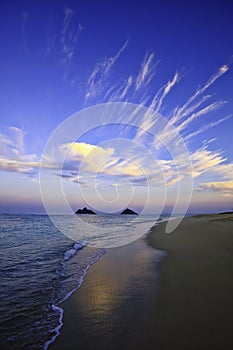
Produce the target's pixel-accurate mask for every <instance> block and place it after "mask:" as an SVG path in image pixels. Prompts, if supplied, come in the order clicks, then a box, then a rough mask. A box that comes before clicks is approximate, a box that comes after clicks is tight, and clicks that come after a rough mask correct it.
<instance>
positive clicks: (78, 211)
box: [75, 207, 96, 215]
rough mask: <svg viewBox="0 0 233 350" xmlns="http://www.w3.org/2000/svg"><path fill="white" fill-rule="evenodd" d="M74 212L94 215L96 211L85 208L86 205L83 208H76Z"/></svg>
mask: <svg viewBox="0 0 233 350" xmlns="http://www.w3.org/2000/svg"><path fill="white" fill-rule="evenodd" d="M75 214H91V215H96V213H95V212H94V211H93V210H91V209H87V208H86V207H84V208H83V209H78V210H77V211H76V212H75Z"/></svg>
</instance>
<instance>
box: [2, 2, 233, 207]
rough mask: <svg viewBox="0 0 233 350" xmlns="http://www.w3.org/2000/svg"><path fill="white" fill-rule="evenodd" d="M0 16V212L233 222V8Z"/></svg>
mask: <svg viewBox="0 0 233 350" xmlns="http://www.w3.org/2000/svg"><path fill="white" fill-rule="evenodd" d="M0 16H1V19H0V47H1V55H0V89H1V94H0V121H1V123H0V189H1V192H0V193H1V195H0V213H44V212H45V211H46V210H47V211H51V212H56V213H57V212H58V213H63V212H69V210H71V211H72V210H76V209H77V208H79V207H80V206H84V205H87V206H88V207H91V208H94V209H96V210H97V211H104V212H118V211H120V210H121V209H123V208H125V207H127V206H130V207H131V208H133V209H135V210H138V211H143V210H144V209H145V212H146V213H154V212H158V211H171V210H172V209H173V208H174V206H176V211H177V212H179V211H184V210H188V212H197V213H200V212H218V211H225V210H231V209H232V207H233V152H232V131H233V93H232V91H233V75H232V69H233V67H232V63H233V3H232V1H230V0H221V1H218V0H216V1H214V2H212V1H205V0H203V1H192V0H191V1H172V0H158V1H153V2H152V1H147V0H145V1H137V2H134V1H127V0H126V1H124V2H123V1H111V2H110V1H88V0H87V1H83V0H80V1H79V0H77V1H1V4H0Z"/></svg>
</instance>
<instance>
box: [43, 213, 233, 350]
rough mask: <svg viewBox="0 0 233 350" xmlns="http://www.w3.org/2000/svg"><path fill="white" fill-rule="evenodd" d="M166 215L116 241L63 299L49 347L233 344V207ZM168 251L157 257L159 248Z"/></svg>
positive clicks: (223, 348) (188, 349)
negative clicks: (138, 235) (58, 328)
mask: <svg viewBox="0 0 233 350" xmlns="http://www.w3.org/2000/svg"><path fill="white" fill-rule="evenodd" d="M165 225H166V224H165V223H162V224H160V225H159V226H155V227H154V228H153V229H152V230H151V233H150V234H149V235H148V237H147V242H149V244H150V246H149V245H148V244H147V243H146V242H145V240H143V239H141V240H138V241H137V242H134V243H132V244H129V245H127V246H124V247H120V248H114V249H111V250H110V251H109V253H108V254H106V255H105V256H103V257H102V258H101V259H100V261H99V262H98V263H96V264H95V265H93V266H92V267H91V268H90V270H89V272H88V274H87V276H86V278H85V281H84V283H83V285H82V287H81V288H80V289H79V290H78V291H77V292H76V293H74V294H73V295H72V296H71V298H70V299H69V300H67V301H66V302H65V303H63V305H62V307H63V308H64V327H63V329H62V332H61V335H60V337H59V338H58V339H57V340H56V341H55V343H54V344H52V345H51V347H50V348H49V349H51V350H61V349H62V350H65V349H66V350H74V349H90V350H91V349H108V350H112V349H120V350H126V349H127V350H128V349H141V348H142V349H144V350H145V349H148V350H149V349H150V350H151V349H153V350H172V349H179V350H181V349H182V350H183V349H185V350H192V349H195V350H202V349H203V350H207V349H211V350H214V349H216V350H217V349H219V350H228V349H229V350H230V349H232V348H233V332H232V326H233V214H225V215H203V216H198V217H192V218H185V219H184V220H183V222H182V223H181V225H180V226H179V227H178V228H177V229H176V230H175V231H174V232H173V233H171V234H165V233H164V229H165ZM151 246H152V247H154V248H158V249H160V250H163V251H166V252H167V253H168V254H167V255H166V257H165V258H163V260H162V262H161V263H160V265H159V274H160V277H159V280H158V259H159V258H160V254H159V253H158V252H157V251H156V250H155V249H153V248H151Z"/></svg>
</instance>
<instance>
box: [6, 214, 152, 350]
mask: <svg viewBox="0 0 233 350" xmlns="http://www.w3.org/2000/svg"><path fill="white" fill-rule="evenodd" d="M82 220H83V222H88V223H89V224H91V226H88V227H92V228H93V229H92V230H90V235H88V233H87V230H85V232H84V231H83V227H82V225H80V226H78V227H77V225H78V224H79V221H80V220H79V221H78V223H77V221H76V220H74V218H73V216H70V217H69V216H64V217H63V216H61V215H60V216H57V217H55V218H53V222H57V223H58V224H57V225H56V226H57V227H64V226H66V227H69V232H72V231H75V237H76V238H77V240H76V241H74V240H71V239H70V238H68V237H66V236H65V235H64V234H62V233H61V232H60V230H58V228H56V227H55V226H54V225H53V223H52V222H51V220H50V218H49V217H48V216H47V215H32V214H31V215H16V214H15V215H10V214H3V215H0V256H1V261H0V270H1V289H0V293H1V299H0V300H1V302H0V349H1V350H5V349H8V350H9V349H17V350H20V349H24V350H27V349H31V350H32V349H37V350H39V349H44V350H46V349H48V347H49V345H50V344H51V343H52V342H53V341H54V340H55V339H56V337H57V336H58V335H59V334H60V329H61V327H62V322H63V321H62V319H63V310H62V308H61V306H60V305H61V303H62V302H63V301H64V300H66V299H67V298H69V296H70V295H71V294H72V293H73V292H74V291H76V290H77V289H78V288H80V287H81V285H82V282H83V279H84V277H85V275H86V273H87V270H88V269H89V267H90V266H91V265H92V264H93V263H95V262H97V261H98V260H99V259H100V258H101V256H102V255H103V254H106V253H107V252H108V250H107V248H108V247H111V246H112V244H113V245H114V244H115V245H117V239H118V238H119V235H121V241H120V242H121V243H122V239H123V238H124V236H125V237H126V243H128V240H130V239H132V240H134V239H136V238H138V237H139V236H141V235H142V234H144V233H146V231H147V230H148V227H152V226H153V225H154V224H155V219H154V218H153V217H151V216H150V217H142V216H141V217H140V218H139V220H138V221H135V220H133V219H132V218H130V217H129V216H124V217H123V216H120V215H119V216H117V215H112V216H111V215H95V216H91V215H90V216H89V215H85V218H84V217H83V219H82ZM82 220H81V221H82ZM97 227H98V229H95V228H97ZM101 227H103V228H104V232H105V234H104V235H103V234H101ZM108 227H109V232H110V234H109V238H107V239H106V230H108ZM114 227H115V229H113V228H114ZM93 232H94V234H93ZM107 237H108V236H107ZM129 237H131V238H130V239H129ZM106 247H107V248H106ZM108 249H109V248H108Z"/></svg>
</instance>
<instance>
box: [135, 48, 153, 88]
mask: <svg viewBox="0 0 233 350" xmlns="http://www.w3.org/2000/svg"><path fill="white" fill-rule="evenodd" d="M153 59H154V54H153V53H151V54H148V53H147V54H146V55H145V57H144V59H143V61H142V63H141V67H140V70H139V72H138V75H137V77H136V79H135V89H136V91H138V90H139V89H140V88H141V87H143V88H145V87H146V86H147V85H148V84H149V83H150V82H151V80H152V78H153V76H154V73H155V67H156V65H157V64H158V62H157V63H156V64H155V63H154V62H153Z"/></svg>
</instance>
